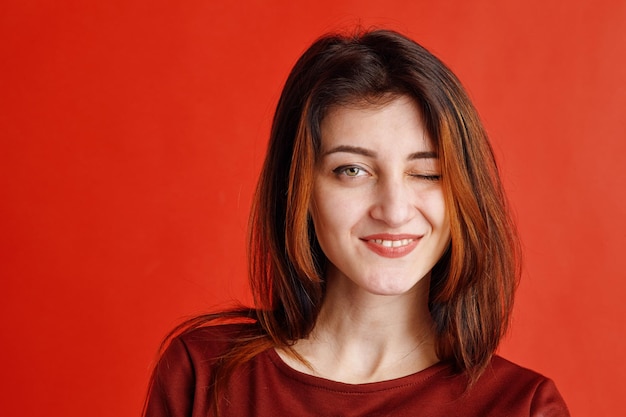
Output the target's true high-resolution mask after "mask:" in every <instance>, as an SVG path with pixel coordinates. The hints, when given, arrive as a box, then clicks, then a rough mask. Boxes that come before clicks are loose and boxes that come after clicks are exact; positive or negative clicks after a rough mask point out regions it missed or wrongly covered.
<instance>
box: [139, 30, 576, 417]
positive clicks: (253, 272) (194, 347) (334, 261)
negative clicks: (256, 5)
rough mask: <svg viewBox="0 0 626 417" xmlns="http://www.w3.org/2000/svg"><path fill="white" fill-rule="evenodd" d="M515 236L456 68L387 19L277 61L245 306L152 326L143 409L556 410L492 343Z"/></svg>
mask: <svg viewBox="0 0 626 417" xmlns="http://www.w3.org/2000/svg"><path fill="white" fill-rule="evenodd" d="M518 255H519V254H518V244H517V240H516V234H515V228H514V226H513V224H512V222H511V220H510V218H509V214H508V212H507V208H506V202H505V197H504V194H503V191H502V186H501V184H500V180H499V177H498V172H497V168H496V164H495V161H494V158H493V155H492V151H491V147H490V145H489V142H488V139H487V135H486V134H485V131H484V129H483V127H482V125H481V123H480V120H479V118H478V115H477V113H476V110H475V109H474V107H473V106H472V104H471V103H470V101H469V99H468V98H467V95H466V93H465V92H464V90H463V88H462V86H461V84H460V82H459V81H458V80H457V78H456V77H455V76H454V75H453V74H452V73H451V71H450V70H449V69H448V68H446V66H445V65H444V64H443V63H442V62H441V61H439V60H438V59H437V58H436V57H434V56H433V55H432V54H430V53H429V52H428V51H427V50H425V49H424V48H422V47H421V46H419V45H418V44H416V43H415V42H413V41H411V40H409V39H407V38H406V37H404V36H402V35H400V34H398V33H395V32H391V31H384V30H377V31H372V32H366V33H360V34H358V35H355V36H339V35H328V36H325V37H322V38H321V39H319V40H318V41H317V42H315V43H314V44H313V45H312V46H311V47H310V48H309V49H308V50H307V51H306V52H305V53H304V54H303V56H302V57H301V58H300V59H299V60H298V62H297V63H296V65H295V67H294V69H293V70H292V72H291V74H290V76H289V78H288V80H287V82H286V85H285V87H284V90H283V93H282V96H281V98H280V101H279V103H278V108H277V110H276V114H275V117H274V121H273V127H272V131H271V137H270V142H269V148H268V153H267V157H266V160H265V164H264V167H263V171H262V173H261V178H260V181H259V185H258V189H257V192H256V199H255V202H254V206H253V210H252V216H251V235H250V282H251V286H252V291H253V294H254V296H255V303H256V304H255V307H254V308H250V309H245V308H242V309H237V310H233V311H226V312H222V313H218V314H212V315H206V316H202V317H199V318H197V319H195V320H192V321H190V322H188V323H186V324H185V325H183V326H182V327H180V328H179V329H177V330H176V331H175V332H174V333H173V335H172V336H171V337H170V338H169V339H168V340H169V343H168V344H167V348H166V349H165V351H164V353H163V355H162V357H161V359H160V361H159V363H158V365H157V367H156V369H155V371H154V375H153V378H152V381H151V388H150V392H149V395H148V399H147V401H146V407H145V415H146V416H149V417H157V416H159V417H160V416H176V417H179V416H180V417H183V416H209V415H211V416H213V415H219V416H238V417H242V416H298V417H303V416H477V417H478V416H481V417H483V416H507V417H516V416H559V417H561V416H568V415H569V414H568V411H567V408H566V406H565V404H564V402H563V400H562V398H561V396H560V395H559V393H558V391H557V389H556V388H555V386H554V384H553V383H552V381H551V380H549V379H547V378H545V377H543V376H541V375H539V374H537V373H534V372H532V371H530V370H527V369H524V368H521V367H519V366H517V365H514V364H512V363H510V362H508V361H506V360H504V359H502V358H500V357H498V356H496V355H495V351H496V348H497V346H498V343H499V342H500V339H501V337H502V336H503V334H504V332H505V330H506V328H507V325H508V322H509V315H510V313H511V308H512V304H513V294H514V290H515V287H516V283H517V279H518V276H519V267H518V259H519V256H518Z"/></svg>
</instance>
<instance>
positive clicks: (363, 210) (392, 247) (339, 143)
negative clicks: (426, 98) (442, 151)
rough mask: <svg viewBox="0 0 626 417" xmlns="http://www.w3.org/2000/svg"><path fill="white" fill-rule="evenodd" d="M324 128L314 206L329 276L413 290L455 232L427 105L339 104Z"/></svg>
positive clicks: (356, 286) (357, 285)
mask: <svg viewBox="0 0 626 417" xmlns="http://www.w3.org/2000/svg"><path fill="white" fill-rule="evenodd" d="M321 134H322V138H321V139H322V143H321V151H320V155H319V157H318V161H317V165H316V169H315V179H314V188H313V196H312V200H311V206H310V213H311V216H312V219H313V223H314V226H315V232H316V234H317V238H318V240H319V243H320V246H321V248H322V250H323V251H324V254H325V255H326V257H327V258H328V261H329V263H328V268H327V271H326V279H327V280H328V282H329V283H330V282H331V281H332V280H335V282H342V283H343V284H344V286H345V285H348V288H352V289H353V290H357V291H366V292H368V293H372V294H381V295H399V294H404V293H406V292H408V291H410V290H411V289H412V288H414V287H415V285H416V284H417V283H418V282H419V281H420V280H421V279H422V278H423V277H424V276H426V275H427V274H429V272H430V270H431V269H432V267H433V266H434V265H435V263H436V262H437V261H438V260H439V258H440V257H441V256H442V254H443V252H444V250H445V248H446V246H447V244H448V241H449V237H450V227H449V221H448V216H447V214H446V207H445V204H444V198H443V192H442V187H441V182H440V174H441V171H440V167H439V160H438V158H437V152H436V149H435V148H434V146H433V143H432V140H431V139H430V138H429V137H428V134H427V132H426V129H425V127H424V123H423V122H422V119H421V111H420V109H419V108H418V106H417V105H416V104H415V103H414V102H413V100H411V99H409V98H407V97H398V98H395V99H393V100H392V101H390V102H387V103H385V104H382V105H371V104H363V105H360V106H359V105H355V106H346V107H335V108H333V109H331V110H330V111H329V113H328V114H327V116H326V117H325V118H324V120H323V122H322V125H321ZM336 280H339V281H336Z"/></svg>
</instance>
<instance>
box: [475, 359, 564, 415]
mask: <svg viewBox="0 0 626 417" xmlns="http://www.w3.org/2000/svg"><path fill="white" fill-rule="evenodd" d="M475 389H476V390H479V391H483V390H488V391H489V392H491V393H493V394H495V395H498V396H500V399H501V400H504V401H506V402H509V403H510V404H518V405H520V406H523V408H524V409H527V410H528V412H529V414H525V413H524V414H525V415H530V416H532V417H567V416H569V412H568V410H567V406H566V405H565V402H564V401H563V398H562V397H561V394H560V393H559V391H558V389H557V388H556V385H555V384H554V382H553V381H552V380H551V379H549V378H547V377H545V376H544V375H542V374H540V373H537V372H535V371H532V370H530V369H528V368H524V367H522V366H519V365H517V364H514V363H513V362H511V361H508V360H506V359H504V358H502V357H500V356H495V357H494V358H493V359H492V361H491V363H490V364H489V366H488V367H487V369H486V370H485V372H484V374H483V375H482V377H481V378H480V380H479V382H478V383H477V386H476V387H475Z"/></svg>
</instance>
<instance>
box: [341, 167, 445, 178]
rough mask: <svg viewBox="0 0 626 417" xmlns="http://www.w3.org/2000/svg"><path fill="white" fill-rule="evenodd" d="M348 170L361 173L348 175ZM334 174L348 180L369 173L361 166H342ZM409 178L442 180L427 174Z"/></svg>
mask: <svg viewBox="0 0 626 417" xmlns="http://www.w3.org/2000/svg"><path fill="white" fill-rule="evenodd" d="M348 170H358V171H359V172H358V173H356V174H355V175H349V174H348V173H347V171H348ZM333 173H334V174H335V175H337V176H346V177H348V178H357V177H360V176H362V175H360V174H362V173H366V174H367V173H368V172H367V171H366V170H365V169H363V168H361V167H360V166H357V165H342V166H340V167H337V168H335V169H334V170H333ZM409 176H411V177H413V178H417V179H421V180H425V181H433V182H434V181H439V180H440V179H441V175H425V174H409Z"/></svg>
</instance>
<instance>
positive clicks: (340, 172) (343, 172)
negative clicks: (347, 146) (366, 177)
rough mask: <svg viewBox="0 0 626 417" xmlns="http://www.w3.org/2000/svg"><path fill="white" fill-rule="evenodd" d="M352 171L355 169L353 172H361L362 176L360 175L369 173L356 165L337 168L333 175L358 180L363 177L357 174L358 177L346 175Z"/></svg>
mask: <svg viewBox="0 0 626 417" xmlns="http://www.w3.org/2000/svg"><path fill="white" fill-rule="evenodd" d="M351 169H353V170H359V174H360V173H363V172H365V173H367V171H366V170H364V169H363V168H361V167H360V166H356V165H342V166H340V167H337V168H335V169H333V173H334V174H335V175H337V176H340V175H343V176H346V177H348V178H356V177H360V176H361V175H359V174H356V175H348V174H347V173H346V171H348V170H351Z"/></svg>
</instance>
